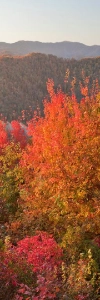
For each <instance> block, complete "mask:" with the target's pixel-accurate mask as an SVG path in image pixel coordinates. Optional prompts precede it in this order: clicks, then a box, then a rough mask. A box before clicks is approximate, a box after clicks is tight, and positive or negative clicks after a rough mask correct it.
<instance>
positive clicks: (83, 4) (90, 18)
mask: <svg viewBox="0 0 100 300" xmlns="http://www.w3.org/2000/svg"><path fill="white" fill-rule="evenodd" d="M19 40H28V41H29V40H30V41H41V42H59V41H73V42H75V41H76V42H81V43H84V44H87V45H94V44H97V45H100V0H0V42H9V43H13V42H16V41H19Z"/></svg>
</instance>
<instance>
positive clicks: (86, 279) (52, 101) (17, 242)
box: [0, 54, 100, 300]
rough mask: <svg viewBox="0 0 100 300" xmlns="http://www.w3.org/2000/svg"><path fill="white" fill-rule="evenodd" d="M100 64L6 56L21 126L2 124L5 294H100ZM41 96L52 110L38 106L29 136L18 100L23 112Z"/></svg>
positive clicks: (17, 297) (0, 223) (0, 255)
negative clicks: (45, 82)
mask: <svg viewBox="0 0 100 300" xmlns="http://www.w3.org/2000/svg"><path fill="white" fill-rule="evenodd" d="M27 62H28V63H27ZM44 62H45V63H44ZM99 62H100V58H97V59H86V60H84V62H83V60H82V61H80V62H76V61H75V60H72V61H71V62H69V61H66V62H65V61H63V60H60V59H59V60H58V59H57V58H56V57H53V56H49V57H46V56H44V55H41V54H40V55H39V54H38V55H36V54H34V55H30V56H26V57H24V58H9V57H8V58H7V57H3V58H1V62H0V74H1V76H2V77H3V76H5V81H4V83H2V80H1V82H0V85H1V87H2V89H1V88H0V93H1V96H2V97H1V96H0V97H1V98H0V99H2V101H1V102H0V103H1V104H0V105H1V107H0V109H1V111H2V113H4V112H5V116H6V117H7V118H8V120H10V121H11V125H12V130H11V132H10V134H9V135H8V133H7V131H6V124H5V122H3V121H2V120H0V211H1V215H0V233H1V236H0V299H1V300H3V299H4V300H43V299H45V300H48V299H55V300H59V299H60V300H63V299H65V300H66V299H67V300H84V299H85V300H98V299H99V297H100V91H99V80H98V79H99V78H97V79H96V80H95V76H96V74H97V73H98V74H99V72H100V71H99ZM32 63H33V68H32ZM57 63H58V64H57ZM83 65H84V70H85V76H86V77H85V78H84V74H83V75H82V76H83V77H82V82H81V83H79V84H78V83H77V84H76V82H77V78H78V80H79V78H80V76H81V75H80V74H81V68H83ZM22 66H23V68H22ZM44 66H45V70H44ZM66 67H67V69H68V70H67V71H66ZM37 69H39V72H38V73H37ZM43 70H44V71H43ZM52 70H53V73H54V78H53V79H48V80H47V84H46V87H45V85H44V80H45V79H46V76H47V77H48V76H49V77H50V76H51V75H52ZM69 70H70V73H69ZM75 70H76V71H75ZM91 70H92V72H91ZM73 72H76V73H77V76H76V73H75V76H76V80H75V78H74V79H73V80H72V81H71V79H72V76H73V75H72V74H73ZM39 73H40V74H41V76H40V75H39ZM65 73H66V76H65ZM5 74H6V75H5ZM90 74H92V75H90ZM63 75H64V76H65V77H64V78H65V79H64V81H65V82H63V80H62V78H63ZM28 76H29V80H28ZM52 77H53V76H52ZM91 77H92V79H93V80H95V81H94V83H93V84H92V86H91ZM34 80H35V81H36V86H35V84H33V82H35V81H34ZM60 80H61V82H60ZM58 81H59V82H60V85H59V82H58ZM69 81H70V88H71V91H69V90H67V85H68V82H69ZM3 84H4V86H3ZM57 84H58V88H57ZM64 84H65V86H64ZM32 87H33V88H32ZM61 87H63V88H61ZM45 88H47V91H46V92H45ZM79 90H80V94H79ZM11 91H12V93H11ZM21 91H23V92H22V93H21ZM40 91H41V93H40ZM75 92H76V93H75ZM36 93H37V94H36ZM45 93H46V94H45ZM36 95H37V96H36ZM44 95H45V99H44ZM46 95H47V96H46ZM77 95H78V96H79V98H80V97H81V98H80V99H79V98H77V97H78V96H77ZM24 96H25V97H24ZM3 97H4V98H3ZM3 99H4V101H3ZM33 99H34V101H35V100H36V99H37V103H38V104H39V103H42V101H41V102H40V99H42V100H43V99H44V101H43V104H42V105H43V114H41V113H40V110H39V109H37V110H36V109H35V111H34V114H33V116H32V117H31V118H30V120H29V121H28V123H27V133H25V131H24V129H23V128H22V127H21V125H20V122H19V119H17V120H16V119H15V120H14V116H15V115H13V119H12V120H11V116H12V111H13V104H14V105H16V106H17V105H18V106H17V113H16V117H17V116H18V114H19V116H20V113H21V110H22V107H23V103H24V108H25V109H26V108H27V109H28V105H29V104H30V106H32V105H33V107H34V105H35V104H34V103H35V102H34V101H33ZM48 99H49V101H48ZM18 101H19V102H18ZM38 101H39V102H38ZM7 103H9V105H8V104H7ZM19 104H20V105H19ZM5 107H6V110H5ZM33 107H32V109H33ZM40 108H41V105H40ZM23 115H24V113H23ZM24 118H25V116H24V117H23V119H24ZM26 119H27V118H26Z"/></svg>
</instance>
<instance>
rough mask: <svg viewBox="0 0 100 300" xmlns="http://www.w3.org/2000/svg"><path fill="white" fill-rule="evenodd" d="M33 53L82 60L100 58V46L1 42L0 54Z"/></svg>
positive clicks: (68, 43) (66, 43)
mask: <svg viewBox="0 0 100 300" xmlns="http://www.w3.org/2000/svg"><path fill="white" fill-rule="evenodd" d="M32 52H38V53H44V54H52V55H56V56H57V57H62V58H68V59H70V58H75V59H81V58H86V57H97V56H100V45H93V46H87V45H85V44H82V43H78V42H69V41H64V42H56V43H42V42H38V41H35V42H32V41H18V42H16V43H12V44H10V43H4V42H0V54H6V55H9V54H11V55H26V54H29V53H32Z"/></svg>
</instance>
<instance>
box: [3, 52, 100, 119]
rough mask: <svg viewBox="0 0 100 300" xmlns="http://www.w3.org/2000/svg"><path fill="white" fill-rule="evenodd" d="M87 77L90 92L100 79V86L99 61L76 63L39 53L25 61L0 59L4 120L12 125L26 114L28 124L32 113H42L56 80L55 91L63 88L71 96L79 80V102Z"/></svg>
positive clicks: (16, 58) (96, 59)
mask: <svg viewBox="0 0 100 300" xmlns="http://www.w3.org/2000/svg"><path fill="white" fill-rule="evenodd" d="M66 72H67V73H66ZM68 73H69V77H68V78H67V75H68ZM84 76H85V77H88V76H89V77H90V78H89V90H90V89H91V88H92V87H93V82H94V80H95V79H98V81H99V84H100V57H97V58H89V59H82V60H79V61H77V60H74V59H72V60H67V59H62V58H57V57H56V56H53V55H45V54H37V53H33V54H30V55H27V56H23V57H21V56H20V57H19V56H16V57H13V56H1V57H0V114H1V118H3V117H6V119H7V120H8V121H11V120H13V119H18V117H21V116H22V114H23V119H25V121H27V120H29V119H30V118H31V117H32V116H33V111H34V110H36V109H37V106H39V108H40V111H41V112H43V99H44V98H45V97H46V95H47V88H46V82H47V80H48V78H52V79H53V81H54V84H55V90H57V88H58V86H59V85H60V86H61V88H62V91H63V92H65V93H69V94H70V93H71V88H72V81H73V78H76V82H75V93H76V96H77V99H78V101H79V100H80V98H81V93H80V84H79V83H80V82H82V83H83V82H84ZM22 111H23V113H22ZM24 111H25V113H24ZM24 115H25V116H24Z"/></svg>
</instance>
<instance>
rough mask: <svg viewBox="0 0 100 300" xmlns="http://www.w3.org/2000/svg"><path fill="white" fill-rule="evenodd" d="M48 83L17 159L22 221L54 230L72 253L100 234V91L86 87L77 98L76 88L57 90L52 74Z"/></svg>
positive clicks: (39, 227)
mask: <svg viewBox="0 0 100 300" xmlns="http://www.w3.org/2000/svg"><path fill="white" fill-rule="evenodd" d="M47 89H48V92H49V95H50V98H51V101H50V102H48V101H46V100H45V101H44V117H38V116H37V115H35V116H34V118H33V119H32V120H31V121H30V122H29V125H28V130H29V132H30V135H31V143H30V145H28V146H27V148H26V149H25V151H24V154H23V159H22V160H21V167H23V169H24V174H25V175H24V180H25V185H24V186H23V187H22V188H21V191H20V193H21V206H22V207H23V220H24V221H23V222H24V225H25V226H26V224H28V226H30V224H31V226H30V227H31V228H32V222H33V223H34V221H35V226H37V229H43V230H48V231H49V232H51V233H53V234H54V235H55V237H56V238H57V239H58V241H60V242H61V244H62V245H63V246H65V247H67V250H68V249H69V250H68V251H69V253H70V254H69V255H72V253H75V249H77V245H78V244H80V245H81V249H82V247H83V242H84V240H85V241H87V240H92V239H94V237H95V236H98V234H99V196H100V192H99V190H100V182H99V179H100V178H99V170H100V169H99V167H100V149H99V144H100V131H99V122H100V119H99V100H100V95H98V96H97V95H95V96H94V97H92V96H91V97H89V96H88V93H87V91H85V95H84V98H83V99H82V100H81V102H80V103H77V99H76V98H75V95H74V94H73V95H72V97H68V96H66V95H65V94H64V93H63V92H62V91H61V90H60V89H59V90H58V91H57V93H55V91H54V83H53V81H52V80H48V83H47ZM83 92H84V91H83ZM33 227H34V226H33ZM70 245H72V246H73V247H72V248H70V247H69V246H70Z"/></svg>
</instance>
